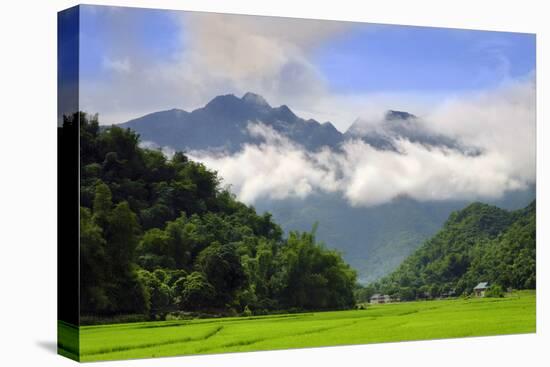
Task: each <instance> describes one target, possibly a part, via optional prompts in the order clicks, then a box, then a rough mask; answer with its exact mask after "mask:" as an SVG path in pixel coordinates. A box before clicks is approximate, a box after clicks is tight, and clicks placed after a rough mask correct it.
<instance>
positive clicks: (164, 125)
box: [120, 92, 343, 152]
mask: <svg viewBox="0 0 550 367" xmlns="http://www.w3.org/2000/svg"><path fill="white" fill-rule="evenodd" d="M250 122H261V123H263V124H266V125H268V126H270V127H271V128H273V129H274V130H275V131H277V132H279V133H280V134H282V135H283V136H286V137H287V138H289V139H291V140H292V141H294V142H295V143H297V144H300V145H302V146H303V147H304V148H306V149H308V150H317V149H319V148H321V147H322V146H330V147H337V146H338V145H339V144H340V143H341V141H342V139H343V134H342V133H340V132H339V131H338V130H337V129H336V128H335V127H334V126H333V125H332V124H331V123H330V122H325V123H323V124H321V123H319V122H317V121H315V120H313V119H309V120H305V119H302V118H300V117H298V116H296V115H295V114H294V112H292V111H291V110H290V108H288V106H286V105H282V106H279V107H271V106H270V105H269V104H268V103H267V101H266V100H265V99H264V98H263V97H262V96H260V95H257V94H254V93H250V92H249V93H246V94H245V95H244V96H243V97H242V98H238V97H236V96H234V95H232V94H227V95H223V96H217V97H215V98H214V99H212V100H211V101H210V102H208V104H206V106H204V107H202V108H198V109H196V110H194V111H192V112H187V111H183V110H179V109H172V110H167V111H160V112H155V113H151V114H148V115H145V116H142V117H139V118H137V119H134V120H130V121H128V122H125V123H123V124H121V125H120V126H121V127H128V128H131V129H133V130H135V131H137V132H138V133H139V134H140V135H141V138H142V139H143V140H144V141H150V142H154V143H155V144H157V145H159V146H170V147H172V148H174V149H176V150H183V151H190V150H205V149H209V150H222V151H227V152H235V151H238V150H239V148H240V147H241V146H242V145H243V144H245V143H257V142H258V140H257V138H254V137H252V136H250V135H249V134H248V132H247V125H248V124H249V123H250Z"/></svg>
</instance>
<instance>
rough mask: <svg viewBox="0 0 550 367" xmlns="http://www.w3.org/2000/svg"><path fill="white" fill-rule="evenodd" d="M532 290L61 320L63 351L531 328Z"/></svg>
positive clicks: (153, 351) (188, 350) (104, 356)
mask: <svg viewBox="0 0 550 367" xmlns="http://www.w3.org/2000/svg"><path fill="white" fill-rule="evenodd" d="M535 316H536V302H535V292H534V291H523V292H517V293H514V294H513V295H511V296H508V297H505V298H481V299H452V300H440V301H418V302H403V303H395V304H385V305H369V306H368V308H367V309H366V310H352V311H335V312H315V313H302V314H286V315H275V316H273V315H272V316H258V317H232V318H220V319H200V320H198V319H197V320H186V321H162V322H144V323H132V324H115V325H101V326H84V327H81V328H80V357H79V358H78V357H77V355H76V353H75V352H76V350H77V349H78V342H77V341H76V340H75V339H74V337H75V336H76V335H77V334H78V330H77V329H76V328H73V327H71V326H69V325H67V324H63V323H59V337H60V342H61V344H60V353H61V354H64V355H66V356H69V357H72V358H74V359H79V360H80V361H97V360H112V359H128V358H147V357H161V356H175V355H186V354H205V353H223V352H244V351H253V350H273V349H286V348H303V347H319V346H329V345H345V344H365V343H381V342H395V341H405V340H422V339H437V338H457V337H468V336H481V335H500V334H514V333H533V332H535V329H536V322H535Z"/></svg>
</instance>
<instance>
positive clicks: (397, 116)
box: [384, 110, 416, 121]
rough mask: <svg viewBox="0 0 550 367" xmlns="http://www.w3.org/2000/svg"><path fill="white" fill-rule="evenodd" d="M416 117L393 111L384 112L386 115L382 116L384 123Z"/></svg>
mask: <svg viewBox="0 0 550 367" xmlns="http://www.w3.org/2000/svg"><path fill="white" fill-rule="evenodd" d="M415 118H416V116H415V115H413V114H412V113H408V112H405V111H395V110H388V111H387V112H386V115H385V116H384V119H385V120H386V121H391V120H408V119H415Z"/></svg>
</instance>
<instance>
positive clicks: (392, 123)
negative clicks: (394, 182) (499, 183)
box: [344, 110, 479, 155]
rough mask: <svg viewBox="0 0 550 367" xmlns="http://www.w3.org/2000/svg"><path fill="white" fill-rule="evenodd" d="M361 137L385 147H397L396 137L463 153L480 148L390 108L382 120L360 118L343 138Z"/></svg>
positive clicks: (375, 145)
mask: <svg viewBox="0 0 550 367" xmlns="http://www.w3.org/2000/svg"><path fill="white" fill-rule="evenodd" d="M348 139H361V140H363V141H364V142H365V143H367V144H369V145H371V146H373V147H375V148H378V149H384V150H394V151H397V150H398V149H397V147H396V145H395V141H396V140H398V139H405V140H408V141H410V142H413V143H419V144H422V145H424V146H426V147H439V148H447V149H452V150H457V151H459V152H461V153H463V154H468V155H477V154H479V150H478V149H476V148H475V147H468V146H465V145H463V144H462V143H461V142H459V141H457V140H455V139H453V138H451V137H448V136H445V135H442V134H438V133H435V132H433V131H430V130H429V129H428V128H427V127H426V126H425V125H424V124H422V123H421V121H420V119H419V118H418V117H417V116H415V115H413V114H411V113H408V112H404V111H394V110H389V111H387V112H386V114H385V116H384V119H383V121H382V123H376V124H374V125H373V124H369V123H368V122H367V121H364V120H361V119H357V120H355V122H354V123H353V124H352V125H351V126H350V127H349V128H348V130H347V131H346V133H345V134H344V140H348Z"/></svg>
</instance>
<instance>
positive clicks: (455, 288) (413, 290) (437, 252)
mask: <svg viewBox="0 0 550 367" xmlns="http://www.w3.org/2000/svg"><path fill="white" fill-rule="evenodd" d="M535 212H536V210H535V203H534V202H533V203H532V204H530V205H529V206H528V207H526V208H525V209H521V210H517V211H514V212H508V211H505V210H502V209H499V208H497V207H494V206H490V205H485V204H479V203H476V204H472V205H470V206H468V207H467V208H465V209H463V210H461V211H458V212H454V213H453V214H451V216H450V217H449V220H448V221H447V222H446V223H445V225H444V227H443V229H442V230H441V231H440V232H438V233H437V234H436V235H435V236H434V237H433V238H431V239H429V240H428V241H426V242H425V243H424V245H423V246H421V247H420V248H419V249H418V250H417V251H416V252H415V253H413V254H412V255H411V256H410V257H409V258H407V259H406V260H405V261H404V262H403V263H402V264H401V266H400V267H399V268H398V269H397V270H396V271H395V272H393V273H392V274H390V275H388V276H387V277H385V278H383V279H381V280H380V281H379V282H377V283H374V284H373V285H372V286H373V287H374V288H375V289H376V290H377V291H379V292H383V293H388V294H392V295H394V294H395V295H399V296H400V297H401V299H409V300H410V299H415V298H432V297H439V296H450V295H457V296H458V295H460V294H469V293H471V292H472V289H473V287H474V286H475V285H476V284H478V283H479V282H481V281H488V282H489V283H490V284H493V285H494V287H495V289H498V288H500V289H507V288H514V289H534V288H535V286H536V284H535V279H536V272H535V256H536V249H535V240H536V230H535V226H536V218H535ZM497 293H498V292H497Z"/></svg>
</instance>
